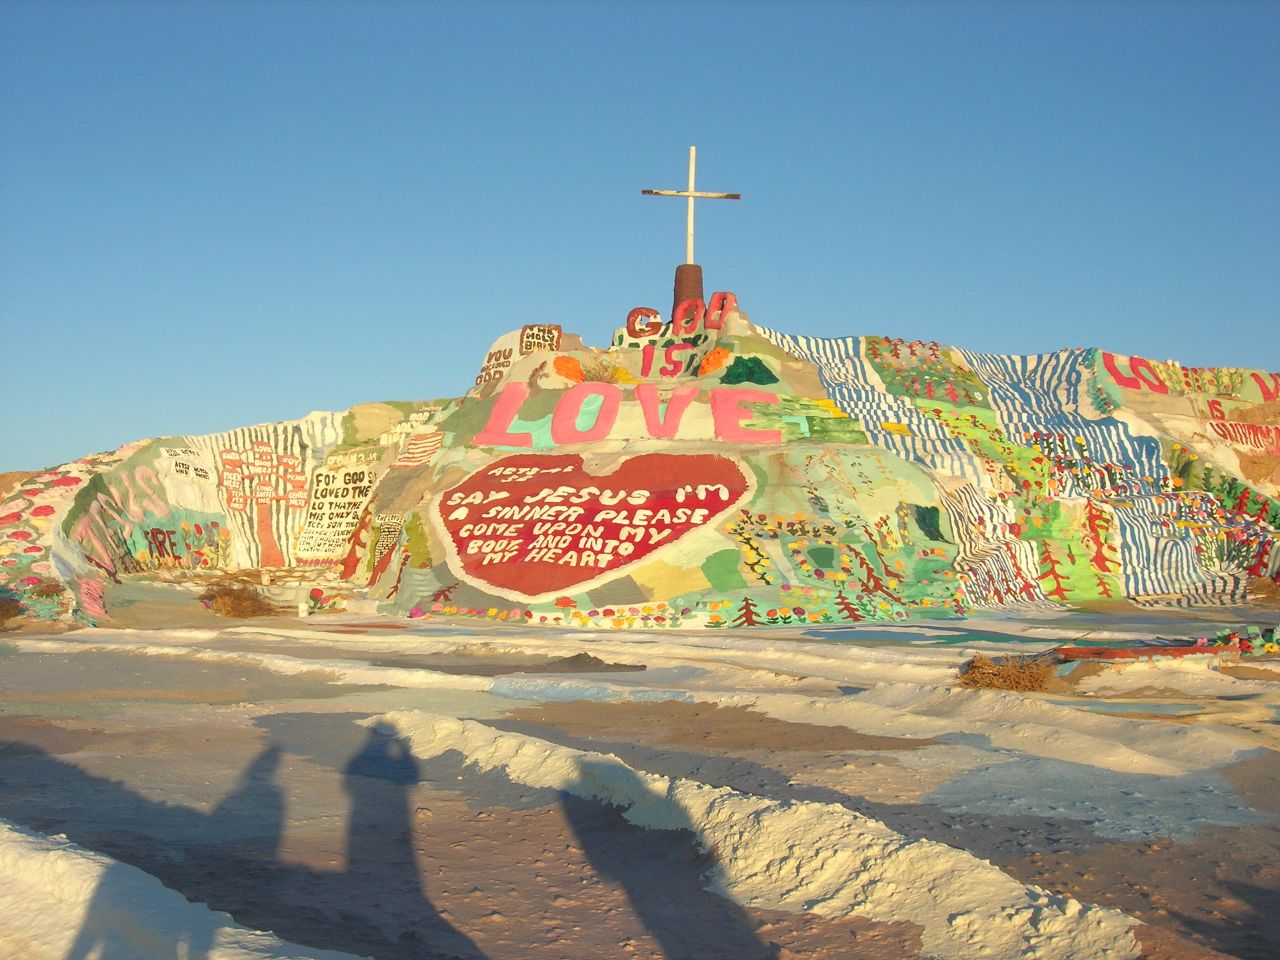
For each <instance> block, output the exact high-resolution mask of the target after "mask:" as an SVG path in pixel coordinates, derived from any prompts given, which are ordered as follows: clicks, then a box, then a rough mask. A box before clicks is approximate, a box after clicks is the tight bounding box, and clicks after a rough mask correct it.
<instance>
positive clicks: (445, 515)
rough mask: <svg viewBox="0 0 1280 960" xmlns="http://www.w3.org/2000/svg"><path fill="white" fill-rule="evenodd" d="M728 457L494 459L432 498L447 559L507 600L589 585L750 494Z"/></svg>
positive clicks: (740, 471)
mask: <svg viewBox="0 0 1280 960" xmlns="http://www.w3.org/2000/svg"><path fill="white" fill-rule="evenodd" d="M750 489H751V483H750V481H749V480H748V477H747V474H746V472H745V471H744V470H743V468H742V467H741V466H740V465H739V464H738V462H737V461H736V460H732V459H730V458H728V457H722V456H717V455H714V454H694V455H679V454H668V453H652V454H645V455H642V456H638V457H632V458H631V459H630V460H627V461H625V462H623V463H621V464H619V465H618V466H617V467H615V468H614V470H613V471H612V472H610V473H605V474H592V473H589V472H588V471H587V470H586V468H585V467H584V466H583V462H582V458H581V457H579V456H576V455H554V454H520V455H518V456H512V457H506V458H504V459H502V460H497V461H495V462H493V463H491V464H490V465H489V466H487V467H485V468H484V469H482V470H478V471H476V472H475V473H473V474H472V475H471V476H469V477H467V478H466V479H465V480H463V481H462V482H461V483H460V484H458V485H457V486H456V487H453V488H452V489H450V490H446V491H445V492H444V493H443V494H441V495H440V498H439V499H438V500H437V501H436V505H435V517H434V519H435V521H436V525H437V526H438V527H439V528H440V530H441V531H442V533H443V534H444V535H445V540H446V546H447V548H448V553H449V565H450V567H452V569H453V571H454V572H455V573H457V574H458V575H460V576H461V577H462V578H463V579H466V580H468V581H470V582H471V583H473V584H475V585H477V586H480V587H482V588H483V589H487V590H489V591H491V592H494V593H497V594H499V595H500V596H504V597H508V598H510V599H515V600H540V599H545V598H548V597H552V596H555V595H557V594H562V593H571V592H576V591H580V590H585V589H590V588H592V587H594V586H596V585H598V584H601V583H604V582H605V581H607V580H611V579H613V578H614V577H615V576H617V575H618V573H619V571H621V570H622V569H623V568H625V567H628V566H630V565H632V564H634V563H637V562H639V561H641V560H645V559H648V558H651V557H652V556H653V555H654V554H655V553H656V552H657V551H659V550H665V549H667V548H668V547H671V546H673V545H674V544H676V543H678V542H679V541H680V540H681V539H682V538H684V537H686V536H688V535H689V534H690V533H692V532H693V531H695V530H697V529H699V528H701V527H703V526H706V525H707V524H714V523H715V522H716V521H718V520H719V519H720V518H721V517H723V516H724V515H725V514H726V513H728V512H729V511H730V510H732V509H733V508H734V507H735V506H736V505H737V504H738V503H739V502H740V501H741V500H742V499H743V498H744V497H745V496H746V495H747V493H748V492H749V491H750Z"/></svg>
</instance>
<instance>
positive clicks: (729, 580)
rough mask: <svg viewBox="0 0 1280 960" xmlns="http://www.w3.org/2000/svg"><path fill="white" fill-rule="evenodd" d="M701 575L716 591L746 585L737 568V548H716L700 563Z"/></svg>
mask: <svg viewBox="0 0 1280 960" xmlns="http://www.w3.org/2000/svg"><path fill="white" fill-rule="evenodd" d="M702 575H703V576H704V577H706V578H707V582H709V583H710V584H711V589H712V590H715V591H717V592H723V591H727V590H738V589H740V588H742V587H745V586H746V585H747V581H746V580H745V579H744V578H743V576H742V572H741V571H740V570H739V569H738V551H737V550H717V551H716V552H715V553H713V554H711V556H709V557H707V559H706V560H705V561H703V564H702Z"/></svg>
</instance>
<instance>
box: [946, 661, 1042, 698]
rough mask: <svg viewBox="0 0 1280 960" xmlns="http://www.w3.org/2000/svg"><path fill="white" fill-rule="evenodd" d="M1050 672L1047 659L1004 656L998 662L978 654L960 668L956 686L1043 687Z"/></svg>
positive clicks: (988, 688)
mask: <svg viewBox="0 0 1280 960" xmlns="http://www.w3.org/2000/svg"><path fill="white" fill-rule="evenodd" d="M1052 675H1053V665H1052V664H1051V663H1049V662H1048V661H1047V660H1033V659H1030V658H1028V657H1022V656H1018V657H1005V658H1004V659H1003V660H1001V661H1000V662H999V663H997V662H996V661H994V660H992V659H991V658H990V657H986V656H983V655H982V654H978V655H977V656H975V657H974V658H973V659H972V660H970V661H969V662H968V663H966V664H965V665H964V668H963V669H962V670H961V671H960V686H962V687H981V688H983V689H986V690H1043V689H1044V688H1045V687H1046V686H1047V685H1048V683H1049V677H1050V676H1052Z"/></svg>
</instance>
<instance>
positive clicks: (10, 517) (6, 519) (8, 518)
mask: <svg viewBox="0 0 1280 960" xmlns="http://www.w3.org/2000/svg"><path fill="white" fill-rule="evenodd" d="M21 519H22V514H20V513H6V514H5V515H4V516H3V517H0V524H8V523H17V522H18V521H19V520H21Z"/></svg>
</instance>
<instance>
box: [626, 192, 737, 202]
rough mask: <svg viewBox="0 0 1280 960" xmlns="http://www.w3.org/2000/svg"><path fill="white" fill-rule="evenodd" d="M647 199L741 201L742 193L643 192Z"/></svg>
mask: <svg viewBox="0 0 1280 960" xmlns="http://www.w3.org/2000/svg"><path fill="white" fill-rule="evenodd" d="M640 192H641V193H643V194H644V195H645V196H646V197H695V198H697V199H699V200H741V199H742V194H740V193H701V192H696V191H693V190H641V191H640Z"/></svg>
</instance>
